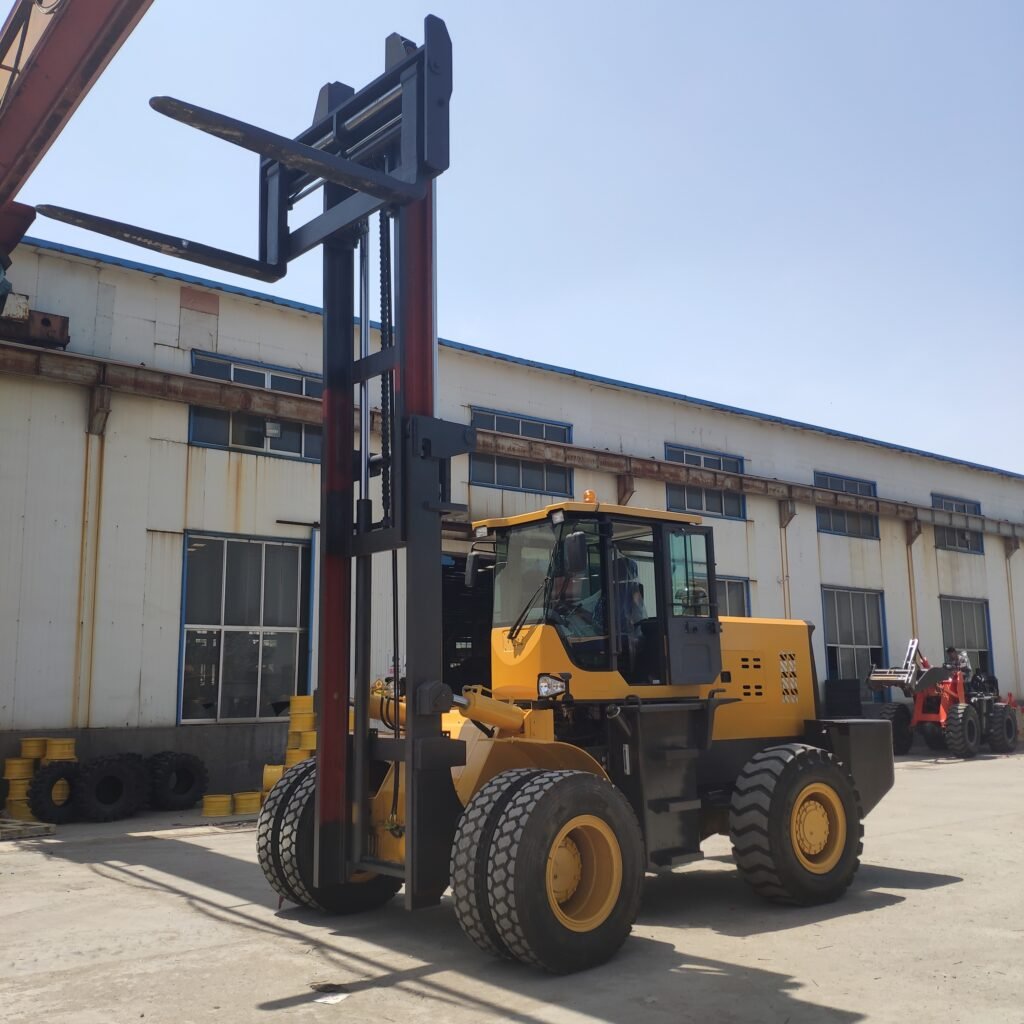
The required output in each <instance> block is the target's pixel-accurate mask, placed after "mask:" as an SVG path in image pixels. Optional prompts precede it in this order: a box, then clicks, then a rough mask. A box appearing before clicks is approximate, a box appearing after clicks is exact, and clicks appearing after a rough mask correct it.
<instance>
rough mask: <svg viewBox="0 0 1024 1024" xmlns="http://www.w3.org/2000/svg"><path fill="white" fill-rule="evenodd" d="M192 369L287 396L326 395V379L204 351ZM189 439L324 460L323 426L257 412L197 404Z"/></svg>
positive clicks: (193, 442)
mask: <svg viewBox="0 0 1024 1024" xmlns="http://www.w3.org/2000/svg"><path fill="white" fill-rule="evenodd" d="M192 372H193V373H195V374H198V375H199V376H200V377H211V378H213V379H214V380H229V381H234V383H236V384H248V385H249V386H250V387H256V388H265V389H266V390H268V391H279V392H281V393H282V394H286V395H305V396H306V397H307V398H320V397H321V396H322V395H323V390H324V385H323V380H322V379H321V378H320V377H318V376H314V375H311V374H303V373H300V372H299V371H295V372H294V373H289V372H287V371H285V370H279V369H275V368H272V367H267V368H264V367H260V366H257V365H252V364H247V363H239V362H231V361H230V360H227V359H217V358H214V357H212V356H207V355H201V354H200V353H198V352H193V353H192ZM189 441H190V442H191V443H192V444H200V445H211V446H213V447H216V448H241V449H245V450H246V451H256V452H270V453H272V454H274V455H283V456H286V457H289V458H294V459H307V460H309V461H311V462H319V461H320V452H321V449H322V446H323V434H322V431H321V429H320V427H317V426H311V425H309V424H302V423H292V422H290V421H288V420H268V419H267V418H266V417H265V416H253V415H252V414H251V413H245V412H227V411H226V410H223V409H204V408H202V407H200V406H192V408H191V415H190V424H189Z"/></svg>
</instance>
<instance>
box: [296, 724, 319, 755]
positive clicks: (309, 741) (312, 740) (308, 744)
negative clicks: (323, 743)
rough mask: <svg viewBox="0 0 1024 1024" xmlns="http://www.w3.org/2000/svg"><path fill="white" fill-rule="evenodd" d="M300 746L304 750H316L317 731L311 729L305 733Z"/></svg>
mask: <svg viewBox="0 0 1024 1024" xmlns="http://www.w3.org/2000/svg"><path fill="white" fill-rule="evenodd" d="M299 746H300V747H301V748H302V749H303V750H316V729H309V730H307V731H306V732H304V733H303V734H302V742H301V743H300V744H299Z"/></svg>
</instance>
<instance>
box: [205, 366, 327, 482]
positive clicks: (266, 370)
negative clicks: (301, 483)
mask: <svg viewBox="0 0 1024 1024" xmlns="http://www.w3.org/2000/svg"><path fill="white" fill-rule="evenodd" d="M190 353H191V355H190V358H191V366H192V373H193V374H194V375H195V376H197V377H201V378H202V379H203V380H219V381H224V382H225V383H230V384H242V385H243V387H259V385H258V384H247V383H245V382H244V381H236V380H235V379H234V368H235V367H238V368H240V369H242V370H245V371H248V372H257V371H258V372H261V373H262V374H263V380H264V385H263V390H264V391H270V392H272V393H273V394H278V395H295V392H293V391H284V390H281V389H280V388H275V387H272V386H271V379H272V378H273V377H288V378H290V379H292V380H298V381H299V382H300V383H301V384H302V392H301V396H300V397H305V398H316V399H319V398H320V397H321V396H322V394H323V374H320V373H314V372H313V371H307V370H299V369H296V368H295V367H287V366H278V365H277V364H275V363H263V362H260V361H259V360H257V359H244V358H242V357H236V356H228V355H224V354H223V353H219V352H206V351H204V350H203V349H195V348H194V349H191V350H190ZM198 361H205V362H213V363H219V364H222V365H224V366H227V368H228V376H227V377H211V376H208V375H207V374H204V373H198V372H197V371H196V363H197V362H198ZM310 384H313V385H315V386H318V387H319V391H320V394H315V395H311V394H309V393H308V391H309V385H310ZM205 409H208V407H207V406H202V405H189V415H188V443H189V444H190V445H191V446H193V447H195V448H212V449H214V450H215V451H228V452H245V453H246V454H248V455H263V456H267V457H269V458H272V459H287V460H288V461H289V462H306V463H312V464H315V465H319V464H320V461H321V460H320V457H319V456H312V455H307V454H306V450H307V437H308V434H309V432H310V431H318V430H322V428H321V427H318V426H316V424H313V423H296V421H295V420H289V419H280V420H273V421H272V422H275V423H280V424H282V425H286V424H290V425H292V426H297V427H299V429H300V430H301V442H300V451H299V452H298V453H295V452H287V451H278V450H275V449H273V448H271V446H270V445H271V442H272V441H273V440H275V439H274V438H271V437H268V436H267V435H266V426H265V424H266V421H267V420H268V419H269V417H266V416H258V417H256V418H257V419H261V420H263V421H264V434H263V447H262V448H257V447H255V446H253V445H246V444H239V443H236V442H235V441H234V440H233V438H232V435H233V432H234V429H235V416H247V415H252V414H251V413H244V412H238V413H235V412H229V411H228V410H221V409H214V410H210V411H213V412H222V413H223V414H224V415H225V416H226V417H227V428H228V443H227V444H217V443H216V442H214V441H204V440H199V439H197V437H196V427H195V413H196V411H199V410H205ZM321 444H322V440H321ZM321 450H322V449H321Z"/></svg>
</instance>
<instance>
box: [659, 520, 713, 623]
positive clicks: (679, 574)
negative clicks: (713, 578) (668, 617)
mask: <svg viewBox="0 0 1024 1024" xmlns="http://www.w3.org/2000/svg"><path fill="white" fill-rule="evenodd" d="M669 564H670V573H671V577H672V579H671V594H672V614H673V615H678V616H685V617H687V618H693V617H699V618H708V617H710V615H711V591H710V587H709V584H708V541H707V536H706V535H705V534H703V533H686V532H684V531H682V530H673V531H672V532H671V534H670V535H669Z"/></svg>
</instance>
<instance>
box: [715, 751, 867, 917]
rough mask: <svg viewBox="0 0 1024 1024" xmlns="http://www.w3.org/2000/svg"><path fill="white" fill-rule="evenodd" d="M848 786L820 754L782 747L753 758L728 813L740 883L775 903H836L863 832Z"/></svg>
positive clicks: (850, 872)
mask: <svg viewBox="0 0 1024 1024" xmlns="http://www.w3.org/2000/svg"><path fill="white" fill-rule="evenodd" d="M861 817H862V814H861V809H860V797H859V796H858V795H857V790H856V788H855V787H854V784H853V780H852V779H851V778H850V776H849V774H848V773H847V772H846V770H845V769H843V768H842V767H841V766H840V764H839V762H838V761H836V759H835V758H834V757H833V756H832V755H831V754H830V753H828V752H827V751H824V750H820V749H818V748H817V747H810V746H806V745H805V744H802V743H786V744H783V745H781V746H777V747H769V748H768V749H767V750H762V751H761V752H760V753H759V754H755V755H754V756H753V757H752V758H751V759H750V761H748V762H747V765H746V767H745V768H744V769H743V771H742V772H741V773H740V776H739V778H738V779H737V780H736V786H735V789H734V790H733V795H732V806H731V809H730V812H729V835H730V838H731V839H732V846H733V856H734V857H735V859H736V866H737V867H738V868H739V870H740V873H741V874H742V875H743V878H744V880H745V881H746V882H747V884H748V885H750V886H751V887H752V888H753V889H754V891H755V892H756V893H757V894H758V895H759V896H763V897H764V898H765V899H768V900H772V901H773V902H775V903H795V904H799V905H801V906H810V905H813V904H817V903H830V902H831V901H832V900H835V899H838V898H839V897H840V896H841V895H842V894H843V893H844V892H845V891H846V890H847V889H848V888H849V885H850V883H851V882H852V881H853V876H854V875H855V874H856V873H857V868H858V867H859V866H860V854H861V850H862V849H863V842H862V838H863V835H864V827H863V825H862V824H861Z"/></svg>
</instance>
